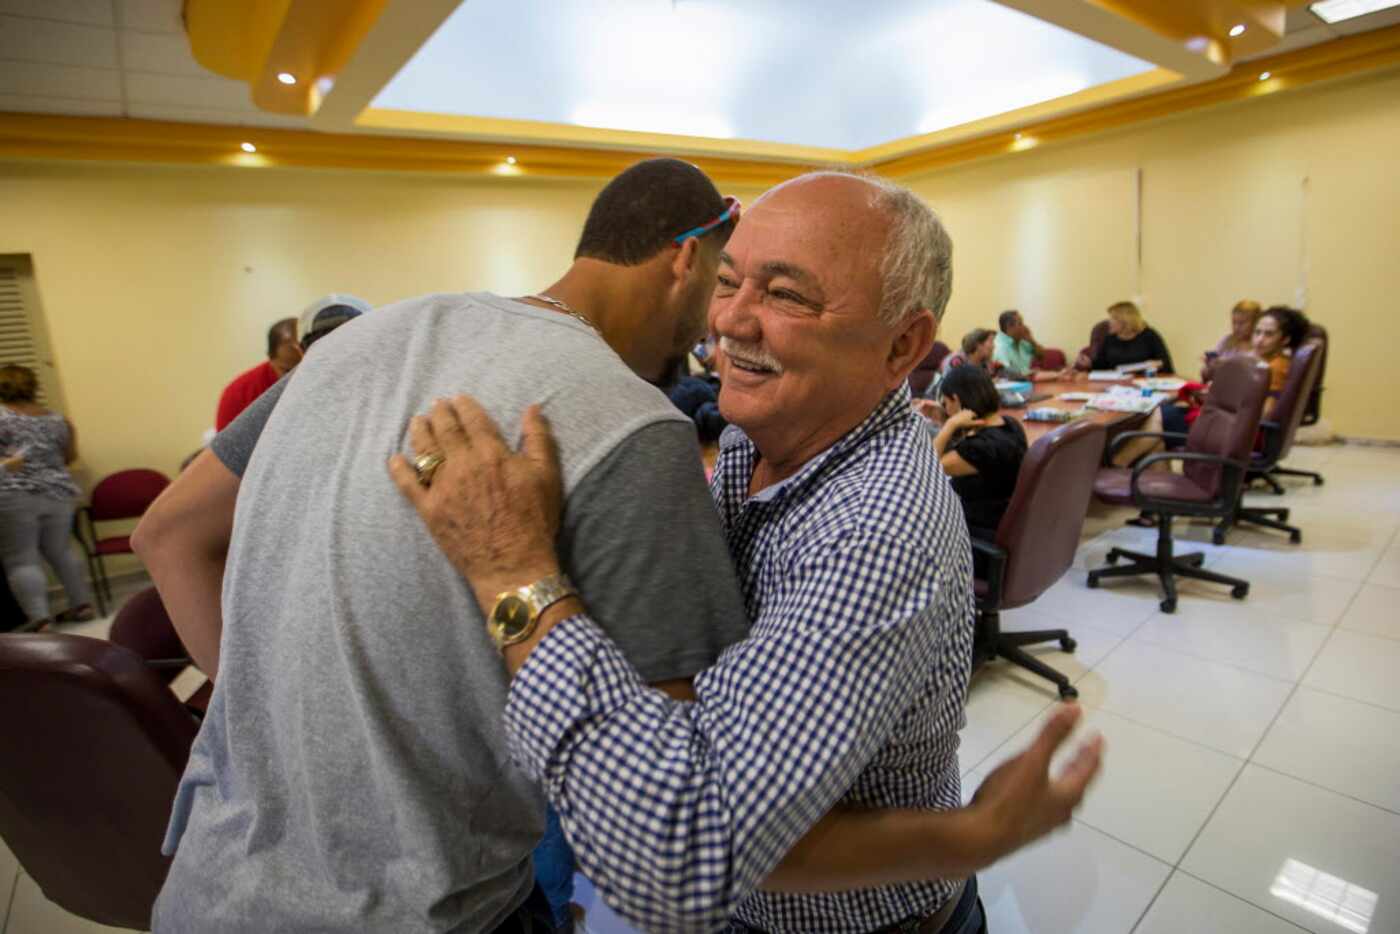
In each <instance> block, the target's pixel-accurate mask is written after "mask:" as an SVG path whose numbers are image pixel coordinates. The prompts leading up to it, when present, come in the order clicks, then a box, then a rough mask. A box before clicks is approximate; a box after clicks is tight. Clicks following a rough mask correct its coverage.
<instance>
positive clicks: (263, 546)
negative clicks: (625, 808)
mask: <svg viewBox="0 0 1400 934" xmlns="http://www.w3.org/2000/svg"><path fill="white" fill-rule="evenodd" d="M273 392H275V393H277V395H273ZM273 392H269V393H268V394H267V395H265V396H264V397H263V399H260V400H259V401H258V402H257V403H255V404H254V406H251V407H250V408H249V409H248V410H247V411H246V412H244V413H243V415H242V416H241V417H240V418H239V420H238V421H236V422H234V424H233V425H231V426H230V427H229V428H228V429H227V430H226V431H225V433H224V434H223V435H221V436H220V438H219V439H217V440H216V442H215V445H214V450H215V453H216V454H218V455H219V456H220V458H221V459H222V460H224V462H225V463H226V464H229V466H230V468H231V469H234V471H235V472H239V468H240V467H241V466H242V465H243V464H245V463H246V468H247V469H246V472H244V473H243V475H242V476H243V479H242V483H241V486H240V490H239V495H238V503H237V507H236V515H235V521H234V531H233V540H232V543H231V545H230V550H229V556H228V564H227V570H226V572H225V576H224V594H223V616H224V630H223V640H222V643H221V646H220V668H219V676H218V679H217V683H216V686H215V690H214V696H213V699H212V701H211V703H210V707H209V713H208V716H207V717H206V719H205V721H204V726H203V728H202V729H201V730H200V733H199V736H198V738H197V739H196V741H195V745H194V749H193V751H192V753H191V756H190V762H189V766H188V767H187V768H186V771H185V775H184V778H183V780H182V781H181V784H180V789H179V792H178V793H177V795H176V800H175V807H174V813H173V815H172V818H171V824H170V830H169V833H168V835H167V839H166V849H167V851H168V852H169V851H172V850H173V851H174V854H175V860H174V863H173V865H172V867H171V870H170V875H169V878H168V879H167V881H166V885H165V888H164V889H163V890H162V892H161V895H160V898H159V899H158V901H157V903H156V911H155V930H157V931H170V932H176V931H179V932H183V931H191V930H198V931H201V932H206V931H208V932H213V931H269V930H276V931H279V932H282V931H341V930H343V931H351V930H353V931H394V932H414V931H454V932H455V931H463V932H476V931H489V930H491V929H492V928H493V927H494V926H495V925H496V924H498V923H499V922H500V921H501V920H502V919H503V918H504V917H505V916H506V915H508V914H509V913H510V912H511V911H512V910H513V909H514V908H515V907H516V906H517V905H518V904H519V903H520V902H521V901H523V899H524V898H525V896H526V894H527V893H528V891H529V889H530V886H531V884H532V875H531V871H530V862H529V854H530V850H531V848H532V847H533V846H534V844H535V843H536V841H537V840H538V838H539V836H540V834H541V832H542V828H543V801H542V799H541V797H540V794H539V791H538V790H537V789H536V788H535V787H534V786H533V785H532V784H531V783H529V782H528V781H527V780H526V779H525V778H524V777H523V776H522V775H521V774H520V773H519V772H518V771H517V770H516V769H515V767H514V766H513V765H512V764H511V762H510V760H509V757H508V754H507V752H506V746H505V741H504V736H503V731H502V726H501V712H502V710H503V708H504V704H505V697H506V692H507V689H508V686H509V684H508V680H507V678H506V673H505V669H504V666H503V663H502V662H501V659H500V657H499V655H498V654H497V653H496V651H495V648H494V647H493V646H492V644H491V642H490V639H489V638H488V636H487V634H486V628H485V624H484V621H483V619H482V614H481V610H480V608H479V607H478V606H477V605H476V601H475V599H474V597H473V595H472V593H471V591H470V590H469V589H468V588H467V586H466V584H465V583H464V582H463V581H462V579H461V578H460V577H459V576H458V574H457V573H456V571H455V570H454V569H453V568H452V566H451V564H450V563H449V562H448V561H447V559H446V558H445V557H444V556H443V554H442V553H441V552H440V551H439V550H438V549H437V547H436V546H435V545H434V544H433V542H432V539H431V538H430V537H429V535H428V532H427V530H426V528H425V527H424V525H423V523H422V521H421V520H420V519H419V518H418V516H417V514H416V513H415V512H414V511H413V508H412V507H411V506H410V505H409V503H408V502H407V501H406V500H404V499H403V498H402V497H401V496H400V494H399V492H398V490H397V489H395V487H394V485H393V483H392V481H391V480H390V479H389V476H388V472H387V468H386V462H387V460H388V458H389V456H390V454H392V453H393V452H395V451H403V452H409V444H408V439H407V426H408V421H409V419H410V418H411V417H412V416H413V415H415V414H419V413H422V412H425V411H427V409H428V408H429V406H430V405H431V403H432V401H433V400H434V399H435V398H438V397H441V396H449V395H453V394H455V393H459V392H468V393H471V394H472V395H473V396H474V397H476V398H477V399H478V400H479V401H480V402H481V403H482V405H483V406H484V407H485V408H486V410H487V411H488V412H489V413H490V414H491V416H492V417H493V418H494V419H495V420H496V421H497V423H498V424H499V425H500V426H501V430H502V432H503V434H505V436H506V438H507V440H508V441H509V442H510V443H511V444H515V443H517V442H518V435H519V422H520V416H521V413H522V412H523V411H524V409H525V407H526V406H527V405H529V404H531V403H534V402H542V403H543V404H544V412H545V415H546V416H547V417H548V418H549V420H550V424H551V426H552V427H553V429H554V432H555V435H556V437H557V438H558V441H559V448H560V456H561V460H562V462H563V468H564V484H565V493H566V503H565V509H564V515H563V519H562V526H561V533H560V542H561V559H562V561H563V564H564V568H565V570H566V571H567V572H568V573H569V574H570V575H571V576H572V577H573V579H574V581H575V583H577V584H578V586H579V589H580V590H581V591H582V593H583V596H584V599H585V600H586V601H587V603H588V605H589V608H590V612H592V613H593V614H594V615H595V616H596V617H597V618H598V619H599V621H600V622H601V624H602V625H603V626H604V627H605V628H606V629H607V630H608V632H609V634H610V635H611V636H612V637H613V638H614V639H615V640H616V641H617V643H618V645H619V646H620V647H621V648H622V650H623V652H624V653H626V654H627V655H628V657H629V659H630V660H631V661H632V662H633V663H634V664H635V665H636V666H637V667H638V669H639V670H640V671H641V673H642V675H643V676H644V677H646V678H647V679H649V680H654V681H655V680H664V679H669V678H674V677H682V676H686V675H690V674H693V673H694V672H696V671H698V670H700V669H701V668H703V667H706V666H707V665H708V664H710V663H711V662H712V661H713V660H714V659H715V657H716V656H717V655H718V654H719V652H720V651H721V650H722V649H723V648H724V647H725V646H726V645H729V644H730V643H732V642H735V641H737V640H739V639H741V638H742V637H743V636H744V634H745V630H746V629H747V622H746V619H745V613H744V606H743V601H742V599H741V598H740V595H739V589H738V585H737V582H736V580H735V577H734V574H733V571H732V569H731V567H730V563H729V555H728V552H727V550H726V546H725V542H724V537H723V533H722V532H721V530H720V526H719V522H718V517H717V515H716V513H715V509H714V505H713V503H712V501H711V499H710V496H709V493H708V492H707V490H706V488H705V484H704V477H703V472H702V470H701V465H700V460H699V456H698V451H697V448H696V442H695V436H694V429H693V427H692V426H691V425H690V423H689V422H687V421H686V420H685V418H684V417H683V416H682V415H681V414H680V413H679V412H677V411H675V410H674V409H673V408H672V407H671V406H670V404H669V403H668V402H667V400H666V398H665V396H663V395H662V394H661V393H660V392H658V391H657V390H655V389H654V388H652V387H651V386H648V385H647V384H646V383H644V382H643V381H641V380H639V379H638V378H637V377H636V376H634V375H633V374H632V373H631V371H630V370H628V369H627V367H626V366H625V365H624V364H623V362H622V361H621V359H619V358H618V357H617V355H616V354H614V353H613V352H612V350H610V349H609V348H608V346H607V345H606V344H605V343H603V341H602V340H601V339H600V338H599V337H598V336H597V335H596V334H595V333H593V332H592V331H591V330H590V329H589V328H587V327H585V326H584V325H582V324H580V323H578V322H576V321H574V320H573V319H571V318H568V317H566V316H564V315H562V314H558V313H556V312H552V311H545V310H542V309H538V308H534V307H532V306H529V305H525V304H522V303H519V302H512V301H509V300H506V299H502V298H499V297H496V296H492V295H485V294H475V295H436V296H428V297H425V298H420V299H415V300H411V301H407V302H403V303H400V304H397V305H393V306H389V307H388V308H385V309H383V310H380V311H377V312H375V313H374V314H371V315H366V316H364V317H362V318H360V319H357V320H356V321H354V322H351V323H349V324H346V325H344V326H343V327H341V328H340V329H338V330H337V331H336V333H334V334H332V335H331V336H330V337H327V338H326V339H325V340H323V341H321V342H320V343H318V344H317V346H316V347H315V349H314V350H313V351H312V352H311V353H310V354H308V355H307V357H306V360H305V361H304V362H303V363H302V364H301V366H300V367H298V368H297V370H296V371H295V373H294V374H293V375H292V376H291V377H290V378H289V379H286V380H283V381H282V383H281V384H279V386H278V387H277V388H276V389H275V390H274V391H273ZM259 435H260V438H259ZM254 441H256V442H257V443H256V447H254V446H253V442H254ZM240 450H241V451H243V453H242V454H240V453H239V451H240ZM248 450H251V451H252V455H251V458H249V457H248V456H247V451H248Z"/></svg>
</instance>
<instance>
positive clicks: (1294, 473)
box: [1269, 467, 1323, 486]
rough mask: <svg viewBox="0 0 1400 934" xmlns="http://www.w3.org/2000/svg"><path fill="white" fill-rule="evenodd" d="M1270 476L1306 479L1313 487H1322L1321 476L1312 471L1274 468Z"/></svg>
mask: <svg viewBox="0 0 1400 934" xmlns="http://www.w3.org/2000/svg"><path fill="white" fill-rule="evenodd" d="M1269 473H1271V474H1279V475H1281V476H1284V477H1307V478H1308V479H1310V480H1312V482H1313V486H1322V484H1323V479H1322V474H1320V473H1317V472H1316V471H1313V470H1294V469H1293V468H1292V467H1275V468H1274V469H1273V470H1271V471H1269Z"/></svg>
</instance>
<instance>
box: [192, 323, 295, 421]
mask: <svg viewBox="0 0 1400 934" xmlns="http://www.w3.org/2000/svg"><path fill="white" fill-rule="evenodd" d="M301 354H302V350H301V345H300V344H298V343H297V319H296V318H283V319H282V320H281V321H278V322H277V323H276V324H274V325H273V326H272V327H271V328H269V329H268V332H267V359H266V360H265V361H263V362H262V363H259V364H258V365H257V366H255V367H253V368H252V369H251V370H247V371H246V372H243V373H240V374H238V376H237V377H235V378H234V380H233V382H231V383H229V384H228V385H227V386H225V387H224V391H223V394H222V395H220V396H219V411H218V414H217V416H215V418H214V428H215V429H216V430H218V431H223V430H224V429H225V428H226V427H228V423H229V422H231V421H233V420H234V419H235V418H237V417H238V413H240V412H242V411H243V410H244V409H246V408H247V407H248V406H250V405H252V404H253V400H254V399H256V398H257V397H258V396H260V395H262V394H263V393H265V392H267V391H268V390H269V389H271V388H272V385H273V384H274V383H276V382H277V381H278V380H279V379H281V378H282V377H283V376H286V375H287V374H288V373H290V372H291V370H292V367H294V366H296V365H297V364H298V363H300V362H301Z"/></svg>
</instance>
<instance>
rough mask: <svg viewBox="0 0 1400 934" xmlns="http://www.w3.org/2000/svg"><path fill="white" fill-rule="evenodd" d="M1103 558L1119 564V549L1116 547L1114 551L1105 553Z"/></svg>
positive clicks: (1110, 562)
mask: <svg viewBox="0 0 1400 934" xmlns="http://www.w3.org/2000/svg"><path fill="white" fill-rule="evenodd" d="M1103 559H1104V560H1105V561H1107V562H1108V563H1109V564H1117V563H1118V551H1117V549H1114V550H1113V551H1110V552H1109V553H1108V554H1106V555H1104V558H1103Z"/></svg>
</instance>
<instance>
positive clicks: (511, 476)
mask: <svg viewBox="0 0 1400 934" xmlns="http://www.w3.org/2000/svg"><path fill="white" fill-rule="evenodd" d="M409 440H410V442H411V443H412V445H413V450H414V453H415V454H416V455H419V456H422V455H424V454H434V453H435V454H438V455H441V457H442V458H443V460H442V463H441V465H440V466H438V468H437V469H436V471H435V472H434V473H433V474H432V476H431V481H430V483H429V484H428V485H424V484H423V483H422V482H421V481H420V479H419V474H418V471H417V470H415V469H414V466H413V464H412V463H410V461H409V459H408V458H406V457H404V456H403V455H402V454H395V455H394V456H393V457H391V458H390V459H389V474H390V476H391V477H393V480H394V483H395V485H396V486H398V488H399V492H400V493H402V494H403V495H404V498H405V499H407V500H408V501H409V502H410V503H412V504H413V508H414V509H416V510H417V511H418V515H419V516H420V517H422V519H423V522H424V524H426V525H427V527H428V532H429V533H430V534H431V535H432V537H433V541H435V542H436V543H437V545H438V547H439V548H441V549H442V551H443V553H444V554H445V555H446V556H447V558H448V560H450V561H451V562H452V564H453V566H454V567H455V568H456V569H457V571H458V572H459V573H460V574H461V575H462V576H463V577H464V578H465V579H466V580H467V582H468V583H469V584H470V585H471V586H472V588H473V590H475V591H476V595H477V599H478V601H479V602H480V603H481V604H482V607H483V609H484V610H489V608H490V607H491V605H492V603H493V602H494V600H495V596H496V595H497V594H499V593H501V592H502V591H504V590H512V589H514V588H517V587H522V586H525V585H528V584H530V583H533V582H534V581H536V580H539V579H540V578H542V577H546V576H548V575H550V574H554V573H557V572H558V570H559V562H558V558H557V556H556V554H555V548H554V540H555V536H556V534H557V533H558V530H559V514H560V511H561V509H562V501H563V492H562V482H561V480H560V469H559V454H558V449H557V448H556V446H555V442H554V435H553V434H552V433H551V432H550V429H549V423H548V422H547V421H546V420H545V417H544V415H543V414H541V412H540V407H539V406H538V405H533V406H530V408H528V409H526V410H525V415H524V417H523V418H522V420H521V436H520V450H519V451H512V450H511V449H510V448H509V447H508V446H507V445H506V442H505V439H504V438H502V437H501V433H500V431H499V430H498V429H497V427H496V423H495V422H493V421H492V420H491V416H489V415H487V414H486V411H485V410H484V409H483V408H482V407H481V406H480V405H479V404H478V403H477V402H476V401H475V400H474V399H472V398H471V397H469V396H456V397H454V398H452V399H439V400H438V401H437V402H436V403H435V404H434V405H433V408H432V412H431V414H430V415H427V416H423V415H419V416H416V417H415V418H414V419H413V420H412V422H410V423H409Z"/></svg>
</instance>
